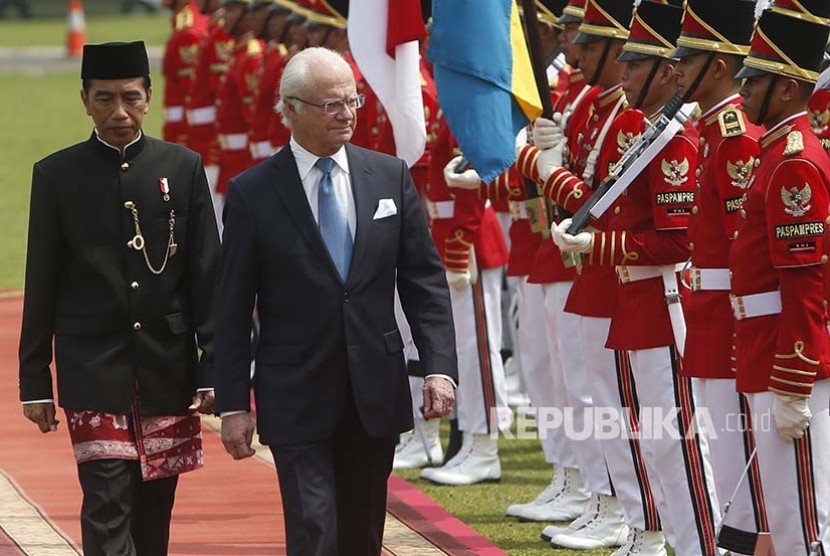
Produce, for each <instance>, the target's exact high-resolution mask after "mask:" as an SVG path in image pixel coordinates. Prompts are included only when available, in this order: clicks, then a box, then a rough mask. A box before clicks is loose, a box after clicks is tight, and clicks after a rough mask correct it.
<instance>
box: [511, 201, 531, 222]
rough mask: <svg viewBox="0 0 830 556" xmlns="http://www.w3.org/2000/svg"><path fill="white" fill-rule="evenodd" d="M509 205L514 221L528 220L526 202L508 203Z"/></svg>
mask: <svg viewBox="0 0 830 556" xmlns="http://www.w3.org/2000/svg"><path fill="white" fill-rule="evenodd" d="M507 205H508V206H509V207H510V217H511V218H513V221H514V222H515V221H516V220H527V208H525V202H524V201H508V203H507Z"/></svg>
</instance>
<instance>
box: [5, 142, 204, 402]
mask: <svg viewBox="0 0 830 556" xmlns="http://www.w3.org/2000/svg"><path fill="white" fill-rule="evenodd" d="M162 177H166V178H167V180H168V183H169V187H170V200H169V201H164V200H163V198H162V194H161V191H160V189H159V178H162ZM126 201H132V202H134V203H135V205H136V206H137V207H138V211H139V222H140V225H141V230H142V235H143V236H144V239H145V241H146V245H147V250H148V253H149V257H150V262H151V263H152V264H153V265H154V266H155V267H156V268H158V267H159V266H161V262H162V261H163V260H164V253H165V251H166V250H167V242H168V236H169V226H170V225H169V214H170V210H174V211H175V216H176V219H175V228H174V233H175V241H176V243H177V244H178V248H177V251H176V254H175V255H174V256H173V257H171V258H170V260H169V261H168V262H167V266H166V268H165V269H164V272H162V273H161V274H160V275H154V274H153V273H151V272H150V270H149V269H148V267H147V265H146V263H145V261H144V255H143V254H142V253H140V252H139V251H136V250H134V249H131V248H129V247H128V246H127V242H128V241H129V240H130V239H131V238H132V237H133V236H134V235H135V225H134V222H133V215H132V213H131V212H130V211H129V210H127V209H125V207H124V203H125V202H126ZM218 269H219V234H218V233H217V231H216V220H215V216H214V214H213V206H212V203H211V200H210V191H209V190H208V186H207V181H206V178H205V171H204V168H203V167H202V161H201V159H200V158H199V155H197V154H196V153H194V152H192V151H189V150H187V149H185V148H184V147H180V146H178V145H173V144H171V143H165V142H163V141H159V140H157V139H153V138H150V137H147V136H143V137H142V138H141V139H140V140H139V141H138V142H136V143H134V144H133V145H131V146H130V147H128V148H127V152H126V156H125V158H124V159H123V160H122V159H121V158H120V154H119V152H118V151H117V150H115V149H113V148H111V147H108V146H106V145H104V144H103V143H101V142H100V141H98V140H97V139H96V138H95V136H94V135H93V136H92V137H91V138H90V139H89V140H88V141H86V142H84V143H80V144H78V145H75V146H72V147H69V148H67V149H64V150H62V151H59V152H57V153H55V154H53V155H51V156H49V157H47V158H45V159H43V160H41V161H40V162H38V163H37V164H35V166H34V173H33V177H32V199H31V205H30V207H29V244H28V251H27V256H26V290H25V298H24V302H23V326H22V330H21V336H20V398H21V400H24V401H26V400H38V399H45V398H52V397H53V394H52V376H51V374H50V372H49V364H50V363H51V360H52V338H53V335H54V340H55V342H54V345H55V361H56V367H57V378H58V394H59V401H60V404H61V405H62V406H63V407H67V408H72V409H88V410H93V411H106V412H110V413H119V414H126V413H128V412H129V411H130V409H131V406H132V401H133V393H134V389H133V385H134V383H135V381H136V380H137V381H138V387H139V395H140V399H141V407H142V411H143V413H144V414H145V415H167V414H175V413H182V412H185V411H187V406H188V405H190V402H191V400H192V398H193V395H194V394H195V392H196V388H197V387H209V386H212V377H211V375H212V368H213V348H212V328H213V311H212V308H213V300H214V298H215V289H216V284H217V273H218ZM136 328H140V329H139V330H136ZM197 342H198V347H199V348H201V350H202V354H201V358H200V357H199V351H198V350H197Z"/></svg>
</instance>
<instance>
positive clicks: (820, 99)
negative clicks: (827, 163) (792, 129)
mask: <svg viewBox="0 0 830 556" xmlns="http://www.w3.org/2000/svg"><path fill="white" fill-rule="evenodd" d="M807 114H808V115H809V116H810V127H812V128H813V133H815V134H816V137H818V138H819V141H820V142H821V146H822V147H824V150H825V152H827V153H828V154H830V90H828V89H819V90H818V91H815V92H814V93H813V95H812V96H811V97H810V102H809V103H808V104H807Z"/></svg>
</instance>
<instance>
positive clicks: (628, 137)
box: [617, 130, 640, 154]
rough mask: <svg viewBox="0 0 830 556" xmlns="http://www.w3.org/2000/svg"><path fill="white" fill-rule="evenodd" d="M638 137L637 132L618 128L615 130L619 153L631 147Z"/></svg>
mask: <svg viewBox="0 0 830 556" xmlns="http://www.w3.org/2000/svg"><path fill="white" fill-rule="evenodd" d="M639 138H640V134H639V133H637V134H636V135H635V134H634V133H633V132H631V131H623V130H620V131H619V132H617V152H618V153H620V154H624V153H625V151H627V150H628V149H630V148H631V146H632V145H633V144H634V143H635V142H636V141H637V139H639Z"/></svg>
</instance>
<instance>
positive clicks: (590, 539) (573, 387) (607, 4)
mask: <svg viewBox="0 0 830 556" xmlns="http://www.w3.org/2000/svg"><path fill="white" fill-rule="evenodd" d="M630 19H631V6H630V5H628V4H626V3H624V2H618V1H610V0H589V1H588V2H587V4H586V9H585V15H584V17H583V20H582V23H581V24H580V26H579V34H578V35H577V37H576V38H575V39H574V42H575V44H577V45H579V46H580V49H581V50H580V54H579V66H580V68H581V69H582V71H583V72H584V73H585V76H586V79H587V82H588V83H589V84H591V85H596V86H598V87H599V88H600V91H599V92H598V93H595V94H596V96H594V97H592V100H591V101H590V102H586V101H585V100H584V98H585V97H584V98H583V101H581V102H580V103H579V104H578V105H577V106H576V107H575V109H574V111H573V112H572V115H571V116H570V117H569V118H568V121H567V124H566V129H565V134H566V137H567V146H568V149H569V152H570V168H571V171H572V172H573V175H575V176H582V180H583V181H584V182H585V183H586V184H588V187H592V186H594V185H595V184H598V183H599V182H600V180H601V178H602V177H604V175H605V173H606V172H607V167H604V165H603V164H601V163H600V158H601V157H600V152H601V148H602V145H603V142H604V141H605V138H606V136H607V135H608V131H609V129H610V127H611V124H612V123H613V121H614V118H616V116H617V114H619V112H620V111H621V110H624V109H625V95H624V93H623V90H622V87H621V85H620V74H621V71H622V64H621V63H620V62H618V61H617V56H618V55H619V54H620V53H621V52H622V46H623V44H624V42H625V40H626V38H627V37H628V23H629V21H630ZM557 128H558V126H557V125H556V124H555V123H554V122H553V121H550V120H543V119H539V120H537V121H536V122H535V123H534V141H535V142H536V143H537V146H538V147H541V148H545V149H547V150H549V151H550V152H555V153H557V157H558V158H559V160H557V161H556V162H557V164H558V165H561V164H562V160H561V158H562V151H563V148H564V144H563V143H561V142H560V141H549V140H545V141H544V142H540V141H539V139H540V138H541V137H542V133H543V132H544V133H545V135H548V134H551V132H552V131H555V130H556V129H557ZM552 135H553V134H552ZM535 149H536V147H532V146H525V147H524V149H522V150H521V151H520V159H519V161H518V163H517V166H518V167H519V169H520V170H521V171H522V173H523V174H525V175H526V177H531V178H532V177H534V175H533V174H532V172H531V171H530V170H531V168H532V167H535V164H533V163H531V164H525V162H526V156H527V153H529V152H533V151H534V150H535ZM563 171H565V170H563ZM546 192H547V191H545V192H543V193H546ZM547 196H548V198H550V199H551V200H552V201H553V202H554V203H556V204H557V205H559V206H560V207H564V208H565V209H567V210H570V207H569V206H568V205H569V203H570V202H572V199H570V198H565V197H562V198H560V199H555V198H554V197H552V196H549V195H547ZM539 254H541V249H540V252H539ZM537 256H538V255H537ZM616 283H617V276H616V274H615V273H614V271H613V268H612V267H611V268H609V267H601V266H599V265H586V266H584V267H583V268H582V269H581V272H580V273H579V274H578V275H577V278H576V280H575V281H574V283H573V286H572V287H571V289H570V292H569V294H568V298H567V301H566V303H565V306H564V311H565V312H568V313H572V314H576V315H579V318H578V319H576V320H577V321H578V322H575V323H574V325H575V327H571V328H569V329H565V330H561V331H560V334H563V335H568V336H570V337H571V340H570V346H569V349H573V350H576V351H578V352H579V353H582V354H583V355H584V361H583V362H580V363H581V367H580V368H579V370H576V369H572V368H567V372H569V373H571V374H570V375H568V380H567V381H566V382H567V383H573V384H569V385H568V387H567V388H568V401H569V405H571V406H573V408H574V415H575V416H576V418H575V422H574V426H575V427H577V428H578V427H580V426H582V423H581V422H579V419H581V415H583V414H584V413H585V412H586V411H590V410H589V409H587V408H590V407H592V406H594V405H597V406H606V405H609V404H608V403H603V402H600V401H598V397H602V396H606V395H607V394H608V393H610V390H611V387H610V385H611V384H615V383H616V372H615V362H614V352H613V351H612V350H610V349H607V348H606V347H605V341H606V339H607V337H608V327H609V326H610V322H611V316H612V315H613V314H614V310H615V308H616V303H617V300H616V287H617V285H616ZM614 394H615V399H616V401H617V403H619V394H618V393H617V392H614ZM612 405H613V404H612ZM573 444H574V446H575V447H576V449H577V456H578V458H579V463H580V466H579V468H580V471H581V472H582V476H583V478H584V479H585V483H586V487H587V489H588V490H589V491H590V492H591V495H592V498H591V500H590V501H589V502H588V504H587V505H586V506H585V511H584V512H583V515H582V516H580V517H579V518H577V520H575V521H574V522H573V523H572V524H571V525H570V526H569V527H568V528H564V529H563V528H556V527H550V528H546V529H545V531H543V533H542V535H543V538H544V537H548V536H550V538H551V544H554V545H556V546H564V547H566V548H581V549H588V548H600V547H607V546H620V545H622V544H623V542H624V541H625V539H626V536H627V534H628V528H627V527H626V525H625V524H624V523H623V522H622V512H621V508H620V505H619V502H618V501H617V499H616V498H615V497H614V496H613V488H612V486H611V482H610V479H609V476H608V468H607V461H606V456H605V454H604V451H603V450H604V446H603V445H602V443H601V442H600V441H599V440H598V439H597V438H596V437H595V436H591V437H589V438H587V439H583V440H580V441H575V442H574V443H573Z"/></svg>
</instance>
